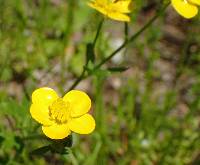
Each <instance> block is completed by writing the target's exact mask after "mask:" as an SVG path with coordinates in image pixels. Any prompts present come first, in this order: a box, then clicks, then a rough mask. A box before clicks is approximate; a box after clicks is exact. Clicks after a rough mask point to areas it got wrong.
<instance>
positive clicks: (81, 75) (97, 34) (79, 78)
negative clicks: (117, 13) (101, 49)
mask: <svg viewBox="0 0 200 165" xmlns="http://www.w3.org/2000/svg"><path fill="white" fill-rule="evenodd" d="M103 22H104V19H102V20H101V21H100V23H99V25H98V28H97V32H96V35H95V38H94V40H93V42H92V48H93V49H94V48H95V46H96V42H97V39H98V37H99V34H100V31H101V28H102V25H103ZM87 65H88V61H86V64H85V66H84V67H83V71H82V73H81V74H80V76H79V77H78V78H77V79H76V81H75V82H74V83H73V84H72V86H71V87H70V88H69V90H68V91H70V90H72V89H74V88H75V87H76V86H77V85H78V84H79V83H80V82H81V81H82V80H83V79H85V72H86V69H87Z"/></svg>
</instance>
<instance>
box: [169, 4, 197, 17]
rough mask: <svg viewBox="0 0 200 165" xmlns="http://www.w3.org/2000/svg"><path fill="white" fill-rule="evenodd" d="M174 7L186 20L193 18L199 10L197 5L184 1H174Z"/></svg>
mask: <svg viewBox="0 0 200 165" xmlns="http://www.w3.org/2000/svg"><path fill="white" fill-rule="evenodd" d="M172 6H173V7H174V8H175V10H176V11H177V12H178V13H179V14H180V15H182V16H183V17H185V18H192V17H194V16H195V15H197V13H198V8H197V6H195V5H192V4H190V3H188V2H187V1H183V0H172Z"/></svg>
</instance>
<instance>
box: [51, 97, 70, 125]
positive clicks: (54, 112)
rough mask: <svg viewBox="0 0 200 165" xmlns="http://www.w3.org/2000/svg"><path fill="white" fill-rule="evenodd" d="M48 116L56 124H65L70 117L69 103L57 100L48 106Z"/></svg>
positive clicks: (60, 99)
mask: <svg viewBox="0 0 200 165" xmlns="http://www.w3.org/2000/svg"><path fill="white" fill-rule="evenodd" d="M49 116H50V119H51V120H55V122H57V123H65V122H67V121H68V119H69V116H70V109H69V103H68V102H65V101H63V99H62V98H58V99H57V100H55V101H54V102H53V103H52V104H51V105H50V106H49Z"/></svg>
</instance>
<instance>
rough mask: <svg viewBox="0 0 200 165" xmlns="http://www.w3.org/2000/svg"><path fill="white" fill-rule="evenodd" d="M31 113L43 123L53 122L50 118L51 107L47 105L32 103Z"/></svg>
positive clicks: (49, 123)
mask: <svg viewBox="0 0 200 165" xmlns="http://www.w3.org/2000/svg"><path fill="white" fill-rule="evenodd" d="M30 113H31V116H32V118H34V119H35V120H36V121H37V122H39V123H41V124H43V125H51V124H52V123H53V122H52V121H50V120H49V109H48V106H46V105H43V104H42V105H40V104H32V105H31V107H30Z"/></svg>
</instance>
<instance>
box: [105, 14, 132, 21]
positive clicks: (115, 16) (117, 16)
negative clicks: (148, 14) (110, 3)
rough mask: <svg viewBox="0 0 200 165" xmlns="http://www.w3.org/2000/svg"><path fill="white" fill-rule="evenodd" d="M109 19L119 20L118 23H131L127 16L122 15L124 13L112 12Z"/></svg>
mask: <svg viewBox="0 0 200 165" xmlns="http://www.w3.org/2000/svg"><path fill="white" fill-rule="evenodd" d="M108 17H110V18H112V19H114V20H117V21H125V22H130V17H129V16H127V15H126V14H122V13H114V12H110V13H109V14H108Z"/></svg>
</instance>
